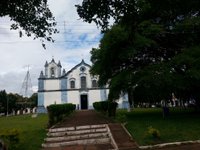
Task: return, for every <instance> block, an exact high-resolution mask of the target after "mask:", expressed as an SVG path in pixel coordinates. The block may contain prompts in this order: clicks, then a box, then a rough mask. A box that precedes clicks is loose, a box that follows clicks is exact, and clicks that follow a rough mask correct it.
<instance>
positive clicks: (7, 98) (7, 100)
mask: <svg viewBox="0 0 200 150" xmlns="http://www.w3.org/2000/svg"><path fill="white" fill-rule="evenodd" d="M8 100H9V99H8V96H7V97H6V103H7V114H6V116H8Z"/></svg>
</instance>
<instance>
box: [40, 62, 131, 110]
mask: <svg viewBox="0 0 200 150" xmlns="http://www.w3.org/2000/svg"><path fill="white" fill-rule="evenodd" d="M90 68H91V66H90V65H89V64H87V63H85V61H84V60H82V61H81V62H80V63H79V64H77V65H76V66H74V67H73V68H72V69H71V70H69V71H65V69H62V65H61V62H60V61H58V62H57V63H56V62H55V60H54V59H52V60H51V61H50V62H47V61H46V63H45V65H44V72H43V71H41V73H40V76H39V78H38V109H37V112H46V107H47V106H49V105H51V104H64V103H73V104H75V105H76V109H80V110H82V109H93V103H94V102H97V101H105V100H107V98H108V94H109V88H108V87H107V86H104V87H99V86H98V76H93V75H91V74H90ZM117 102H118V107H119V108H127V107H128V96H127V95H123V96H122V97H120V99H119V100H118V101H117Z"/></svg>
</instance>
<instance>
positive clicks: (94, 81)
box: [92, 80, 98, 88]
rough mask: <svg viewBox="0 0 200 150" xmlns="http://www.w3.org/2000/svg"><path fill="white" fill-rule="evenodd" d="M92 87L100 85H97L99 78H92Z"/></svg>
mask: <svg viewBox="0 0 200 150" xmlns="http://www.w3.org/2000/svg"><path fill="white" fill-rule="evenodd" d="M92 87H93V88H96V87H98V86H97V80H92Z"/></svg>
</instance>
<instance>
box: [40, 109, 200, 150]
mask: <svg viewBox="0 0 200 150" xmlns="http://www.w3.org/2000/svg"><path fill="white" fill-rule="evenodd" d="M97 124H108V126H109V128H110V131H111V133H112V136H113V138H114V140H115V142H116V145H117V147H118V149H119V150H137V149H139V148H138V146H137V144H136V142H134V141H133V140H132V138H131V137H130V136H129V135H128V134H127V132H126V131H125V130H124V128H123V127H122V126H121V124H116V123H114V122H112V121H111V120H109V119H108V118H105V117H104V116H102V115H100V114H99V113H97V112H95V111H94V110H87V111H76V112H75V113H73V114H72V116H71V117H69V118H67V119H66V120H64V121H63V122H62V123H60V124H57V125H56V126H55V127H54V128H58V127H71V126H82V125H97ZM114 148H115V147H114V146H113V145H111V144H101V145H100V144H97V145H75V146H63V147H59V148H45V149H43V150H111V149H114ZM199 149H200V144H188V145H180V146H169V147H163V148H156V149H155V148H153V149H152V148H151V150H199Z"/></svg>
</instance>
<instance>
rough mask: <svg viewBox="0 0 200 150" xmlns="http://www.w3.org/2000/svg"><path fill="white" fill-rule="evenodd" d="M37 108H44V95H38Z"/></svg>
mask: <svg viewBox="0 0 200 150" xmlns="http://www.w3.org/2000/svg"><path fill="white" fill-rule="evenodd" d="M38 106H44V93H38Z"/></svg>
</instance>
